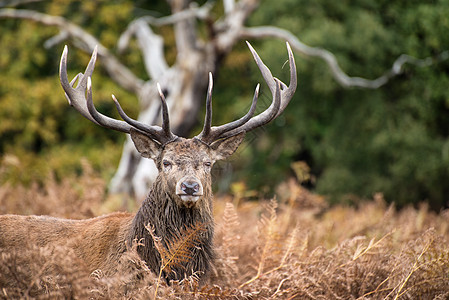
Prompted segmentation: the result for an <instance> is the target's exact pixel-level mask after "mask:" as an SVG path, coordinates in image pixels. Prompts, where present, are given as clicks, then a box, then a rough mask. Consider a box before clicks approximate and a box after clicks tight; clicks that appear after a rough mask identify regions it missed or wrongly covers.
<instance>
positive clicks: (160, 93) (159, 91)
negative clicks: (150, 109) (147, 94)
mask: <svg viewBox="0 0 449 300" xmlns="http://www.w3.org/2000/svg"><path fill="white" fill-rule="evenodd" d="M156 87H157V91H158V93H159V96H161V97H164V93H162V89H161V85H160V84H159V82H158V83H156Z"/></svg>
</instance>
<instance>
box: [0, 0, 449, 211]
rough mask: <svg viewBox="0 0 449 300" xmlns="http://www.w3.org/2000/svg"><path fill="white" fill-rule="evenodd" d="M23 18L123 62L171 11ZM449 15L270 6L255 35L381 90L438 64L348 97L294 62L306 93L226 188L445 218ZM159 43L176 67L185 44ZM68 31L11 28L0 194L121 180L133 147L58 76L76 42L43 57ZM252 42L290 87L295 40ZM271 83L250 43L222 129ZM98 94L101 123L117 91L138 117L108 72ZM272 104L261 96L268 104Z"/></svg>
mask: <svg viewBox="0 0 449 300" xmlns="http://www.w3.org/2000/svg"><path fill="white" fill-rule="evenodd" d="M199 4H200V5H202V4H204V1H199ZM22 6H23V8H27V9H33V10H36V11H40V12H44V13H48V14H50V15H55V16H63V17H65V18H67V19H68V20H70V21H72V22H74V23H75V24H78V25H79V26H81V27H82V28H84V29H85V30H86V31H88V32H89V33H91V34H93V35H94V36H96V37H98V39H99V40H100V41H101V43H102V44H103V45H105V46H106V47H107V48H109V49H111V51H112V52H114V51H115V50H114V49H116V48H117V45H116V42H117V39H118V37H119V35H120V34H121V33H122V32H123V31H124V30H125V29H126V26H127V25H128V24H129V22H130V21H132V20H133V19H135V18H136V17H139V16H141V15H144V14H150V15H153V16H154V17H160V16H165V15H169V14H170V10H169V7H168V5H167V4H166V2H165V1H70V2H68V1H62V0H55V1H42V2H39V1H38V2H35V3H34V2H31V3H27V4H24V5H22ZM22 6H19V7H18V8H21V7H22ZM220 7H221V6H220V5H217V6H216V7H215V8H214V9H215V10H219V9H220ZM216 13H217V14H219V13H220V12H219V11H217V12H216ZM448 15H449V2H448V1H444V0H441V1H377V0H376V1H374V0H360V1H348V2H341V1H340V2H335V1H329V0H319V1H302V0H278V1H268V0H265V1H261V4H260V5H259V7H258V9H257V10H256V11H255V12H254V13H253V14H252V16H251V17H250V19H249V22H248V25H249V26H251V25H264V24H265V25H267V24H269V25H274V26H278V27H281V28H284V29H287V30H289V31H291V32H292V33H293V34H294V35H296V36H297V37H298V38H300V39H301V40H302V41H303V42H304V43H306V44H308V45H311V46H314V47H320V48H324V49H327V50H329V51H331V52H332V53H333V54H334V55H335V56H336V58H337V60H338V62H339V64H340V66H341V67H342V69H343V70H344V71H345V72H347V73H348V74H349V75H351V76H360V77H364V78H368V79H375V78H377V77H379V76H381V75H383V74H384V73H385V72H386V71H388V70H389V69H390V68H391V66H392V64H393V62H394V61H395V60H396V58H398V57H399V56H400V55H401V54H407V55H410V56H412V57H416V58H429V60H428V64H427V65H426V66H417V65H413V64H406V65H404V69H403V72H402V73H401V74H400V75H399V76H396V77H394V78H392V79H391V80H390V81H389V82H387V83H386V84H385V85H383V86H381V87H379V88H377V89H364V88H345V87H343V86H341V85H340V84H339V83H338V82H336V80H335V79H334V78H333V77H332V73H331V71H330V69H329V66H328V65H327V64H326V63H324V62H323V61H322V60H320V59H318V58H311V57H307V56H305V55H301V54H299V53H295V56H296V62H297V65H298V76H299V80H298V81H299V86H298V89H297V92H296V95H295V96H294V99H293V100H292V101H291V103H290V104H289V106H288V107H287V109H286V110H285V112H284V113H283V115H282V116H281V117H280V118H278V119H277V120H276V121H275V122H273V124H270V125H269V126H266V127H265V128H263V129H261V130H259V131H257V132H256V133H255V134H253V135H251V136H249V137H247V139H246V142H245V144H244V146H243V147H241V148H242V149H241V150H240V151H239V152H238V153H237V154H236V155H235V156H234V157H233V158H232V159H231V160H230V162H229V163H223V164H220V165H218V168H217V170H216V173H217V179H219V184H218V185H217V187H216V189H218V190H219V191H229V190H230V191H231V192H233V193H246V194H247V195H249V196H251V195H253V196H254V197H260V196H264V195H268V196H269V195H272V194H273V189H274V188H275V187H276V186H277V184H278V183H281V182H283V181H285V180H286V179H287V178H289V177H292V176H295V175H296V176H297V177H299V179H300V181H302V182H303V184H305V185H306V186H307V187H309V188H311V189H312V190H314V191H315V192H316V193H318V194H321V195H324V196H326V199H328V200H329V201H330V202H331V203H337V202H339V203H348V202H349V203H354V202H358V201H359V200H360V199H366V198H372V197H373V195H374V194H376V193H382V194H383V195H384V198H385V199H386V201H388V202H393V201H394V202H395V203H396V204H397V205H398V206H403V205H405V204H409V203H412V204H413V203H418V202H422V201H426V202H428V203H429V204H430V207H432V208H434V209H440V208H442V207H447V206H448V205H449V204H448V195H449V184H448V182H449V117H448V114H449V91H448V89H447V87H448V86H449V76H448V74H449V72H448V70H449V60H447V59H446V58H447V56H448V55H449V54H448V52H447V51H448V49H449V36H448V35H447V32H449V18H447V16H448ZM198 26H202V25H201V24H199V25H198ZM155 31H157V33H158V34H161V35H163V36H164V38H165V51H166V56H167V59H168V62H169V63H170V59H171V60H172V61H173V60H174V59H175V55H176V52H175V50H174V43H175V41H174V37H173V32H172V30H171V29H170V27H164V26H162V27H158V28H156V29H155ZM58 32H59V31H58V29H57V28H54V27H47V26H43V25H42V24H38V23H34V22H31V21H27V20H17V19H0V45H1V47H0V70H1V72H0V158H1V164H0V183H1V184H6V183H8V184H12V185H29V184H31V183H33V182H38V183H39V182H41V183H42V182H43V181H45V180H46V178H48V175H49V174H51V173H53V174H54V175H55V178H56V180H62V179H63V178H65V177H71V176H74V175H82V173H83V166H82V163H83V161H87V162H88V163H89V164H90V165H91V166H92V167H93V170H94V171H95V172H97V173H98V174H100V176H101V177H102V178H103V179H104V180H106V181H109V180H110V178H111V177H112V175H113V173H114V171H115V170H116V168H117V165H118V162H119V159H120V154H121V150H122V146H123V142H124V140H125V136H124V135H123V134H120V133H116V132H112V131H108V130H105V129H103V128H101V127H99V126H96V125H95V124H93V123H91V122H89V121H87V120H85V119H84V118H82V117H81V116H80V115H79V114H78V113H77V112H76V111H75V110H74V109H73V108H71V107H70V106H69V105H68V104H67V101H66V100H65V98H64V94H63V91H62V89H61V87H60V84H59V78H58V64H59V58H60V55H61V53H62V49H63V46H64V43H59V44H56V45H53V46H52V47H50V48H45V47H44V43H45V42H46V41H47V40H48V39H50V38H52V37H54V36H55V35H57V34H58ZM251 42H252V44H253V46H255V48H256V49H257V51H258V52H259V54H260V55H261V57H262V58H263V59H264V62H265V63H266V64H267V65H268V66H269V67H270V68H271V70H272V72H273V74H276V75H278V74H280V75H278V76H280V77H281V79H283V77H282V76H284V77H287V76H288V67H287V66H286V65H284V62H285V60H286V51H285V44H284V41H280V40H276V39H268V38H267V39H264V40H257V41H251ZM68 43H69V48H70V51H71V54H70V55H71V56H70V58H69V72H70V75H71V76H74V75H75V74H76V73H77V72H80V71H83V70H84V68H85V66H86V64H87V62H88V60H89V57H90V53H84V52H82V51H80V50H78V49H76V48H75V47H73V46H72V45H71V44H70V42H68ZM136 48H137V45H136V43H135V42H134V44H133V43H131V46H130V50H128V51H127V52H125V53H123V54H117V55H118V57H119V59H120V61H121V62H122V63H123V64H124V65H126V66H128V67H129V68H130V69H131V70H132V71H133V72H134V73H135V74H137V75H139V76H140V77H145V76H146V73H145V70H144V66H143V63H142V58H141V57H140V56H139V55H136V53H137V52H135V51H134V52H133V49H136ZM205 80H206V79H205ZM260 81H261V78H260V75H259V71H258V70H257V69H256V66H255V64H254V62H253V60H252V58H251V56H250V53H249V51H248V50H247V48H246V45H245V44H244V43H243V42H242V43H239V44H238V45H237V46H236V47H235V48H234V49H233V51H232V52H231V53H230V54H229V56H228V57H227V58H226V59H225V61H224V62H223V64H222V66H221V68H220V71H219V72H218V73H217V77H216V78H215V88H214V111H215V116H214V118H215V119H214V123H215V124H222V123H225V122H229V121H230V120H233V119H235V118H237V117H239V116H241V115H242V114H243V111H245V109H247V107H248V106H249V103H250V99H251V97H252V93H253V89H254V86H255V85H256V83H257V82H260ZM287 82H288V81H287ZM93 90H94V101H95V104H96V106H97V108H98V109H99V110H100V111H102V112H103V113H105V114H107V115H110V116H114V117H115V118H119V117H118V114H117V112H116V111H115V107H114V105H113V102H112V101H111V100H110V94H111V93H114V94H115V95H116V96H117V98H118V99H120V101H121V103H122V106H123V107H124V108H125V110H126V111H128V112H129V114H130V115H132V116H136V115H137V114H138V111H139V105H138V103H137V99H136V97H135V96H134V95H132V94H130V93H129V92H126V91H125V90H123V89H121V88H120V87H119V86H118V85H117V84H115V83H114V82H112V81H111V79H110V78H109V76H108V75H107V73H106V72H105V71H104V68H103V66H102V62H101V60H99V61H98V62H97V68H96V71H95V73H94V78H93ZM269 101H270V96H269V93H266V92H265V93H264V88H263V87H262V95H261V101H260V102H261V103H269ZM196 118H197V120H198V125H197V130H195V131H194V132H192V134H191V136H193V135H194V134H196V132H197V131H198V132H199V130H200V127H201V124H202V119H203V113H201V114H200V115H198V116H196Z"/></svg>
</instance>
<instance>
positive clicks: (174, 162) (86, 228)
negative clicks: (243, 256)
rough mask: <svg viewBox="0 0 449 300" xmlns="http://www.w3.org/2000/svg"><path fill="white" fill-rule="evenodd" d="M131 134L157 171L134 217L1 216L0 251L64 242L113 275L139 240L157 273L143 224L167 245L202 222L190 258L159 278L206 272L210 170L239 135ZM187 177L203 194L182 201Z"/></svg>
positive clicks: (210, 218)
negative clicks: (160, 138) (205, 139)
mask: <svg viewBox="0 0 449 300" xmlns="http://www.w3.org/2000/svg"><path fill="white" fill-rule="evenodd" d="M131 136H132V138H133V141H134V143H135V145H136V148H137V149H138V150H139V152H141V153H142V155H143V156H145V157H149V158H152V159H153V160H154V161H155V162H156V165H157V166H158V169H159V175H158V177H157V179H156V181H155V183H154V184H153V187H152V189H151V191H150V192H149V194H148V197H147V198H146V200H145V201H144V202H143V204H142V206H141V207H140V209H139V210H138V212H137V213H136V214H135V215H133V214H129V213H112V214H109V215H105V216H101V217H96V218H92V219H87V220H67V219H59V218H52V217H46V216H18V215H2V216H0V249H3V250H6V251H14V250H15V251H17V250H20V249H21V248H22V247H26V246H27V245H28V246H30V245H32V246H39V247H43V246H48V245H54V246H68V247H70V248H72V249H73V250H74V251H75V253H76V255H77V256H78V257H79V258H81V260H82V261H83V262H85V264H86V266H87V267H88V269H89V270H90V271H91V272H92V271H94V270H97V269H100V270H102V272H103V273H104V274H109V275H112V274H114V273H116V272H117V267H118V262H119V261H120V258H121V256H122V255H123V253H124V252H125V251H126V250H127V246H130V245H131V244H132V243H135V242H138V243H139V246H138V247H137V251H138V253H139V255H140V257H141V258H142V259H143V260H144V261H145V262H146V263H147V265H148V267H149V268H150V269H151V270H153V271H154V272H155V273H156V274H158V273H159V271H160V267H161V258H160V255H159V252H158V251H157V250H156V248H155V246H154V243H153V239H152V237H151V235H150V232H149V231H148V228H152V229H153V230H154V235H155V236H157V237H159V238H161V241H162V244H163V245H164V246H165V247H168V245H169V242H170V241H171V240H173V239H175V238H176V237H178V236H179V235H180V234H182V233H183V231H185V230H188V229H189V228H192V227H193V226H195V225H198V224H201V225H202V226H204V228H205V230H204V231H203V232H201V233H200V236H199V238H198V239H197V240H199V243H198V244H195V246H194V247H191V249H189V250H190V253H191V255H190V259H189V260H187V261H185V262H184V263H183V264H182V265H180V266H175V267H174V268H172V269H171V271H173V272H170V273H165V272H164V277H165V279H166V280H167V281H169V280H172V279H183V278H184V277H186V276H189V275H191V274H192V273H197V275H199V276H201V275H204V274H207V272H208V270H209V269H210V264H211V261H212V259H213V257H214V252H213V247H212V238H213V234H214V221H213V216H212V190H211V175H210V169H211V167H212V164H213V163H214V162H215V161H216V160H218V159H223V158H225V157H227V156H229V155H231V154H232V153H233V152H234V151H235V150H236V149H237V147H238V146H239V145H240V143H241V141H242V139H243V136H244V133H241V134H239V135H236V136H233V137H230V138H227V139H224V140H220V141H218V142H216V143H214V144H212V145H211V146H208V145H206V144H204V143H202V142H201V141H199V140H197V139H195V138H194V139H183V138H178V139H177V140H176V141H173V142H171V143H169V144H167V145H164V146H161V145H160V144H158V143H157V142H155V141H153V140H152V139H151V138H149V137H147V136H146V135H144V134H142V133H140V132H137V131H132V132H131ZM164 161H165V162H167V161H170V163H171V166H170V167H169V168H167V167H166V166H164ZM207 162H210V163H211V164H210V165H209V164H207ZM186 175H188V176H192V177H194V178H196V179H198V180H199V181H200V182H201V184H202V186H203V194H202V196H201V197H200V198H199V199H198V200H197V201H196V202H194V203H190V202H188V203H187V202H186V201H183V200H182V199H181V197H180V196H179V195H178V194H176V191H175V190H176V184H177V182H178V181H179V180H180V179H181V178H183V177H184V176H186Z"/></svg>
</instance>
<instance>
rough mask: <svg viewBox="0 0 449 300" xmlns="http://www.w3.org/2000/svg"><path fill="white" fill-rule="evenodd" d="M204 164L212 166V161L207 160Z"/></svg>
mask: <svg viewBox="0 0 449 300" xmlns="http://www.w3.org/2000/svg"><path fill="white" fill-rule="evenodd" d="M204 166H206V167H210V166H212V163H211V162H210V161H206V162H204Z"/></svg>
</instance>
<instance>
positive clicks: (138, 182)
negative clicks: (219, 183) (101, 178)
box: [109, 0, 256, 199]
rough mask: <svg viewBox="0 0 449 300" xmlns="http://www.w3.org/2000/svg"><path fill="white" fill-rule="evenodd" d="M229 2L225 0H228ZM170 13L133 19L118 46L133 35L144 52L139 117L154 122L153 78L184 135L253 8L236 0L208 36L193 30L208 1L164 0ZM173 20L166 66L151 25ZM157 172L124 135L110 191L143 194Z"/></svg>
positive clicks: (156, 108)
mask: <svg viewBox="0 0 449 300" xmlns="http://www.w3.org/2000/svg"><path fill="white" fill-rule="evenodd" d="M227 2H229V1H227ZM169 3H170V5H171V8H172V15H170V16H169V17H166V18H162V19H156V20H155V19H152V18H145V17H144V18H141V19H138V20H135V21H134V22H133V23H132V24H131V25H130V26H129V28H128V30H127V31H126V32H125V33H124V34H123V35H122V37H121V39H120V42H119V46H120V48H121V49H123V48H124V47H125V46H126V45H127V43H128V41H129V39H130V37H131V36H132V35H134V36H135V37H136V38H137V40H138V42H139V45H140V48H141V51H142V54H143V56H144V62H145V66H146V68H147V72H148V74H149V75H150V77H151V80H150V81H148V82H146V83H145V84H144V85H143V87H142V89H141V91H140V92H139V93H138V97H139V100H140V103H141V106H142V107H141V113H140V116H139V118H138V119H139V121H141V122H144V123H146V124H158V123H160V120H159V115H160V114H159V113H158V112H159V103H160V102H159V101H158V97H159V96H158V93H157V90H156V82H159V83H160V85H161V87H162V88H163V89H164V88H165V90H164V93H165V95H166V98H167V103H168V105H169V110H170V116H172V117H171V118H172V120H173V121H172V128H173V131H174V133H175V134H176V135H180V136H188V135H189V133H190V132H191V130H192V128H193V126H194V125H195V122H196V116H197V115H198V112H199V110H200V109H201V107H203V105H204V101H205V95H206V90H207V82H208V81H207V78H208V75H207V74H208V72H212V73H215V71H216V69H217V66H218V64H219V61H220V60H221V59H222V58H223V57H225V56H226V55H227V53H228V52H229V51H230V50H231V49H232V47H233V45H234V44H235V42H236V41H237V40H238V39H239V38H240V36H239V35H238V31H239V30H240V29H241V28H242V26H243V23H244V21H245V20H246V18H247V17H248V15H249V14H250V13H251V12H252V10H253V9H254V8H255V4H256V1H240V3H239V5H238V6H237V7H236V6H235V5H233V6H232V10H231V9H230V8H229V9H228V12H227V15H226V16H225V18H224V19H223V20H222V21H220V22H216V23H214V24H211V25H210V27H209V28H208V29H209V36H208V37H207V39H206V40H204V39H203V40H202V39H200V38H199V37H198V36H197V28H196V26H197V24H196V23H197V19H199V18H200V19H205V18H209V10H210V8H211V6H210V4H205V5H204V6H203V7H196V6H195V5H191V4H190V1H188V0H173V1H169ZM169 23H170V24H173V26H174V33H175V38H176V47H177V57H176V62H175V63H174V64H173V65H172V66H170V67H168V66H167V63H166V62H165V58H164V56H163V50H162V48H163V40H162V38H161V37H159V36H157V35H155V34H154V33H153V31H152V30H151V27H150V25H153V26H157V25H161V24H164V25H166V24H169ZM156 176H157V169H156V167H155V166H154V163H153V162H152V161H150V160H146V159H142V158H141V156H140V155H139V154H138V153H137V152H136V151H135V149H134V147H133V145H132V143H131V140H130V139H128V140H127V141H126V143H125V146H124V148H123V153H122V158H121V161H120V164H119V167H118V169H117V172H116V174H115V175H114V177H113V178H112V180H111V182H110V184H109V190H110V192H112V193H125V194H131V195H134V196H135V197H136V198H138V199H143V198H144V197H145V196H146V195H145V193H146V191H148V188H149V186H150V185H151V184H152V182H153V181H154V179H155V178H156Z"/></svg>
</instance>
